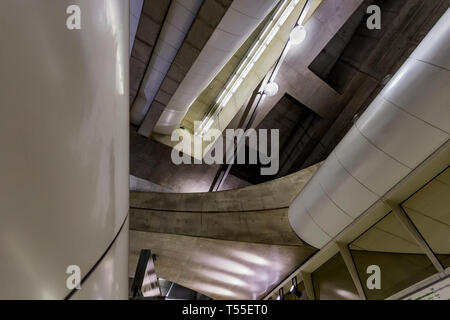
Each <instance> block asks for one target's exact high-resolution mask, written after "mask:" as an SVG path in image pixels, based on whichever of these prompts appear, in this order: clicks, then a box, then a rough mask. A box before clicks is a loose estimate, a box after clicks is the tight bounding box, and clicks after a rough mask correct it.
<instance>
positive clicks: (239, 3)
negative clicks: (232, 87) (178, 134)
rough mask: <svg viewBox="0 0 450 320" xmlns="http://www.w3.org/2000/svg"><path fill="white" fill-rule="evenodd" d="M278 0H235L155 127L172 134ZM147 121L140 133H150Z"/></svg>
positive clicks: (159, 130) (160, 131) (163, 132)
mask: <svg viewBox="0 0 450 320" xmlns="http://www.w3.org/2000/svg"><path fill="white" fill-rule="evenodd" d="M277 2H278V1H277V0H258V1H254V0H234V1H233V3H232V4H231V6H230V7H229V8H228V10H227V12H226V13H225V15H224V17H223V18H222V20H221V21H220V23H219V25H218V26H217V28H216V29H215V30H214V32H213V34H212V35H211V37H210V38H209V40H208V42H207V43H206V45H205V47H204V48H203V50H202V51H201V52H200V55H199V56H198V58H197V60H195V62H194V64H193V65H192V67H191V68H190V69H189V71H188V73H187V74H186V76H185V78H184V79H183V81H182V82H181V84H180V86H179V87H178V89H177V90H176V92H175V93H174V95H173V96H172V98H171V99H170V101H169V103H168V105H167V106H166V108H165V110H164V111H163V113H162V114H161V116H160V118H159V120H158V122H157V123H156V125H155V128H154V129H153V130H154V131H155V132H157V133H160V134H171V133H172V131H173V130H174V129H175V128H176V127H177V126H178V125H179V124H180V122H181V120H182V119H183V118H184V116H185V115H186V113H187V111H188V110H189V107H190V106H191V104H192V103H193V102H194V101H195V99H196V98H197V97H198V95H199V94H200V93H201V92H202V91H203V90H204V89H205V88H206V86H207V85H208V84H209V83H210V82H211V80H213V79H214V77H215V76H216V75H217V74H218V73H219V71H220V70H221V69H222V68H223V66H224V65H225V64H226V63H227V62H228V60H229V59H230V58H231V57H232V56H233V54H234V53H235V52H236V50H237V49H239V47H240V46H241V45H242V44H243V43H244V42H245V40H246V39H247V38H248V36H249V35H250V34H251V33H252V32H253V31H254V30H255V28H256V27H257V26H258V25H259V23H261V22H262V21H263V20H264V18H265V17H266V16H267V14H268V13H269V12H270V10H272V9H273V7H274V6H275V4H276V3H277ZM147 126H148V124H147V123H146V122H145V121H144V122H143V124H142V126H141V127H140V128H139V133H141V134H143V135H147V136H148V135H149V134H150V133H151V132H149V131H150V130H149V128H148V127H147Z"/></svg>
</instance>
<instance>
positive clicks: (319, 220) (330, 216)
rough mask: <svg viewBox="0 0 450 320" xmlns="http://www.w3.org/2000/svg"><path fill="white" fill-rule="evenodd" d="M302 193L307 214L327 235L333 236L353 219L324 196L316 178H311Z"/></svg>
mask: <svg viewBox="0 0 450 320" xmlns="http://www.w3.org/2000/svg"><path fill="white" fill-rule="evenodd" d="M303 193H304V199H305V200H304V205H305V208H306V210H307V211H308V213H309V215H310V216H311V218H312V219H313V220H314V222H315V223H316V224H317V225H318V226H319V227H320V228H321V229H322V230H323V231H325V232H326V233H327V234H328V235H329V236H332V237H334V236H335V235H337V234H338V233H339V232H340V231H341V230H342V229H344V228H345V227H346V226H347V225H348V224H350V223H351V222H352V221H353V219H352V218H351V217H349V216H348V215H347V214H345V213H344V212H343V211H342V210H341V209H340V208H338V207H337V206H336V205H335V204H334V203H333V202H332V201H331V200H330V199H329V198H328V197H327V196H326V194H325V192H324V191H323V189H322V187H321V186H320V184H319V181H318V179H314V180H311V181H310V182H309V183H308V186H307V187H306V188H305V190H304V191H303Z"/></svg>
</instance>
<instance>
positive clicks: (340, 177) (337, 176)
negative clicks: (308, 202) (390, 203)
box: [317, 152, 378, 218]
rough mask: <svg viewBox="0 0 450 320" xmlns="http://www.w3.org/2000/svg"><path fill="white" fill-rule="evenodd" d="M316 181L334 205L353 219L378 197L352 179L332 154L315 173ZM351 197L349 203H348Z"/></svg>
mask: <svg viewBox="0 0 450 320" xmlns="http://www.w3.org/2000/svg"><path fill="white" fill-rule="evenodd" d="M317 180H318V181H319V183H320V185H321V186H322V188H323V190H324V191H325V193H326V194H327V195H328V197H329V198H330V199H332V200H333V202H334V203H336V205H338V206H339V208H341V209H342V210H343V211H345V212H346V213H347V214H348V215H350V216H351V217H353V218H357V217H358V216H359V215H360V214H361V212H364V211H365V210H366V209H368V208H369V207H370V206H371V205H372V204H373V203H375V201H377V200H378V196H377V195H376V194H375V193H373V192H371V191H370V190H369V189H367V188H366V187H364V185H362V184H361V183H360V182H359V181H357V180H356V179H355V178H353V177H352V176H351V175H350V174H349V173H348V172H347V171H346V170H345V169H344V168H343V167H342V166H341V164H340V163H339V161H338V160H337V158H336V155H335V154H334V152H332V153H331V154H330V155H329V156H328V158H327V160H326V161H325V162H324V164H323V165H322V166H321V167H320V169H319V171H318V172H317ZM349 195H351V197H352V198H351V201H349V198H348V197H349Z"/></svg>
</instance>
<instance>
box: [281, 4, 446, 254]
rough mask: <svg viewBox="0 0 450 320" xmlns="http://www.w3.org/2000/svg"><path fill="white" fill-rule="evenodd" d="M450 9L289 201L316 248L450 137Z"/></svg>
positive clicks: (293, 217) (293, 218)
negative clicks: (314, 173)
mask: <svg viewBox="0 0 450 320" xmlns="http://www.w3.org/2000/svg"><path fill="white" fill-rule="evenodd" d="M449 88H450V9H448V10H447V12H446V13H445V14H444V15H443V16H442V17H441V19H440V20H439V21H438V23H437V24H436V25H435V26H434V27H433V29H432V30H431V31H430V32H429V34H428V35H427V36H426V37H425V39H424V40H423V41H422V42H421V43H420V45H419V46H418V47H417V49H416V50H415V51H414V52H413V53H412V55H411V56H410V57H409V58H408V59H407V61H406V62H405V63H404V64H403V66H402V67H401V68H400V69H399V70H398V72H397V73H396V74H395V76H394V77H393V78H392V79H391V81H390V82H389V83H388V84H387V85H386V87H385V88H384V89H383V90H382V91H381V92H380V94H379V95H378V96H377V97H376V98H375V100H374V101H373V102H372V103H371V105H370V106H369V107H368V108H367V110H366V111H365V112H364V113H363V114H362V116H361V117H360V119H359V120H358V121H357V122H356V123H355V125H354V126H353V127H352V128H351V130H350V131H349V132H348V134H347V135H346V136H345V137H344V139H343V140H342V141H341V142H340V143H339V145H338V146H337V147H336V148H335V149H334V150H333V152H332V153H331V154H330V155H329V157H328V158H327V159H326V161H325V163H324V164H323V166H322V167H321V168H320V169H319V170H318V172H317V173H316V175H315V176H314V177H313V178H312V179H311V180H310V182H309V183H308V185H307V186H306V187H305V188H304V189H303V190H302V192H300V194H299V195H298V196H297V198H296V199H295V200H294V202H293V203H292V205H291V206H290V208H289V221H290V224H291V226H292V228H293V229H294V231H295V232H296V233H297V235H298V236H299V237H300V238H301V239H302V240H304V241H306V242H307V243H309V244H311V245H313V246H315V247H317V248H321V247H323V246H324V245H325V244H326V243H328V242H329V241H330V240H331V239H332V238H333V237H335V236H336V235H337V234H338V233H339V232H340V231H342V230H343V229H344V228H345V227H346V226H348V225H349V224H350V223H352V221H353V220H354V219H356V218H357V217H358V216H360V215H361V214H362V213H363V212H364V211H366V210H367V209H368V208H369V207H370V206H371V205H372V204H373V203H375V202H376V201H377V200H379V199H380V198H381V197H382V196H383V195H385V194H386V193H387V192H388V191H389V190H390V189H391V188H392V187H394V186H395V185H396V184H397V183H398V182H400V180H401V179H403V178H404V177H405V176H406V175H407V174H408V173H410V172H411V171H412V170H414V169H415V168H416V167H417V166H418V165H419V164H420V163H421V162H423V161H424V160H425V159H426V158H427V157H429V156H430V155H431V154H432V153H433V152H434V151H436V150H437V149H438V148H439V147H440V146H442V145H443V144H444V143H446V142H447V141H448V139H449V132H450V90H449Z"/></svg>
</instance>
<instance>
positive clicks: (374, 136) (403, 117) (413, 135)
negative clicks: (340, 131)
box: [356, 96, 449, 168]
mask: <svg viewBox="0 0 450 320" xmlns="http://www.w3.org/2000/svg"><path fill="white" fill-rule="evenodd" d="M356 126H357V127H358V129H359V130H360V132H361V133H362V134H363V135H364V136H365V137H367V138H368V139H369V140H370V141H371V142H372V143H373V144H374V145H376V146H377V147H378V148H380V149H381V150H383V151H384V152H386V153H387V154H389V155H390V156H392V157H393V158H395V159H396V160H397V161H399V162H401V163H403V164H405V165H406V166H408V167H410V168H414V167H416V166H418V165H419V164H420V163H421V162H422V161H423V160H425V159H426V158H427V157H428V156H429V155H430V154H431V153H432V152H433V151H434V150H436V149H437V148H438V147H439V146H441V145H442V144H443V143H444V142H445V141H447V139H448V138H449V135H448V134H447V133H445V132H443V131H442V130H439V129H437V128H435V127H433V126H431V125H429V124H427V123H426V122H424V121H422V120H420V119H418V118H416V117H413V116H412V115H410V114H408V113H406V112H405V111H403V109H400V108H398V107H396V106H395V105H393V104H392V103H390V102H389V101H387V100H385V99H384V98H383V97H382V96H378V97H377V98H376V99H375V100H374V101H373V102H372V104H371V105H370V106H369V107H368V108H367V110H366V111H365V112H364V113H363V115H362V116H361V117H360V119H359V120H358V121H357V123H356Z"/></svg>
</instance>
